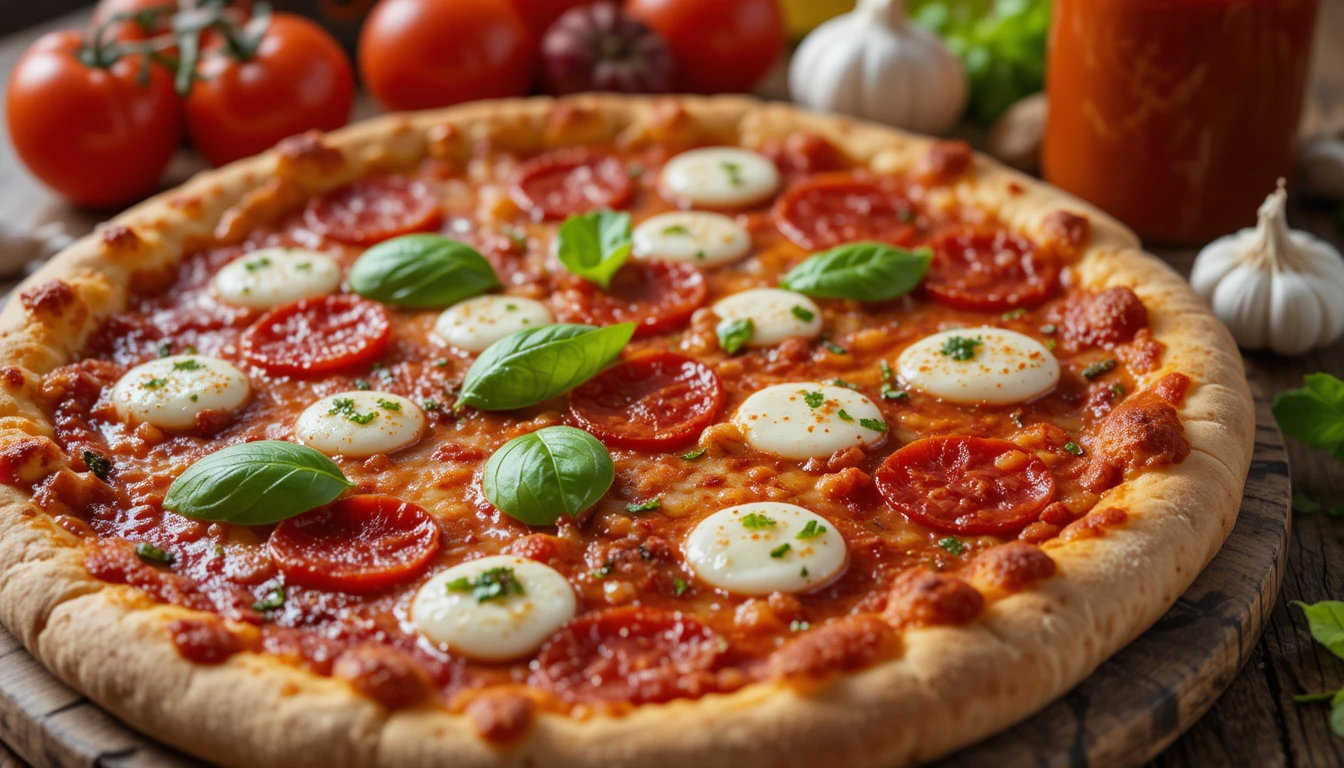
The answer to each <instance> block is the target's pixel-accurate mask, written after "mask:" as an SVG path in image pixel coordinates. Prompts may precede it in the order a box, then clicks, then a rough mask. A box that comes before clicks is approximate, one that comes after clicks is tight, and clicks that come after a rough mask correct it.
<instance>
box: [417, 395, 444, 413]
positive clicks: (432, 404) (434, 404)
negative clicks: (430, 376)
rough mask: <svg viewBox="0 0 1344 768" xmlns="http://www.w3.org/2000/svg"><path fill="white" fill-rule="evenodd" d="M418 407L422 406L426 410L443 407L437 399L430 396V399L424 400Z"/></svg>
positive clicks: (435, 409)
mask: <svg viewBox="0 0 1344 768" xmlns="http://www.w3.org/2000/svg"><path fill="white" fill-rule="evenodd" d="M420 407H421V408H423V409H425V410H426V411H437V410H440V409H442V408H443V405H442V404H440V403H439V401H438V400H435V399H434V398H430V399H428V400H426V401H424V402H423V403H421V404H420Z"/></svg>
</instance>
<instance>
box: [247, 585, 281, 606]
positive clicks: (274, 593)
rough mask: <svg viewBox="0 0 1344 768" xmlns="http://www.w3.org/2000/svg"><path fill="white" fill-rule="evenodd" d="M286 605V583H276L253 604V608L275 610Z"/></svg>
mask: <svg viewBox="0 0 1344 768" xmlns="http://www.w3.org/2000/svg"><path fill="white" fill-rule="evenodd" d="M284 605H285V585H284V584H276V585H275V586H273V587H271V588H270V589H269V590H268V591H267V592H266V596H265V597H263V598H261V599H260V600H258V601H257V602H255V603H253V604H252V608H253V610H257V611H274V610H275V609H277V608H283V607H284Z"/></svg>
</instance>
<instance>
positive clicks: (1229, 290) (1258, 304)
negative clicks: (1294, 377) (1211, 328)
mask: <svg viewBox="0 0 1344 768" xmlns="http://www.w3.org/2000/svg"><path fill="white" fill-rule="evenodd" d="M1270 301H1271V299H1270V288H1269V281H1267V280H1265V279H1264V275H1263V274H1262V273H1261V272H1260V270H1258V269H1256V268H1254V267H1249V266H1246V265H1244V264H1238V265H1237V266H1236V267H1234V268H1233V269H1232V270H1231V271H1229V272H1228V273H1227V274H1226V275H1225V276H1224V277H1223V279H1222V280H1221V281H1220V282H1219V283H1218V286H1217V288H1215V289H1214V293H1213V301H1212V304H1213V305H1214V306H1215V307H1218V308H1219V310H1220V311H1219V312H1218V317H1219V319H1221V320H1222V321H1223V322H1224V323H1226V324H1227V327H1228V329H1229V330H1231V331H1232V336H1233V337H1234V338H1236V340H1237V343H1238V344H1240V345H1241V346H1242V347H1244V348H1246V349H1264V348H1265V346H1266V340H1267V339H1268V336H1269V322H1268V318H1269V308H1270Z"/></svg>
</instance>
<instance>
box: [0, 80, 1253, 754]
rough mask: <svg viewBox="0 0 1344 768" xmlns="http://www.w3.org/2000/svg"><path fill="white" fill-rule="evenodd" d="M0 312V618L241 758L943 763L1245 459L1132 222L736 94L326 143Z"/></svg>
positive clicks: (1150, 569) (238, 172)
mask: <svg viewBox="0 0 1344 768" xmlns="http://www.w3.org/2000/svg"><path fill="white" fill-rule="evenodd" d="M0 323H2V324H3V336H0V412H2V413H3V420H2V421H0V428H2V429H3V431H2V432H0V481H3V483H4V485H3V486H0V487H2V488H3V493H4V497H3V502H2V504H3V506H2V507H0V617H2V618H3V621H4V623H5V624H6V626H8V627H9V628H10V630H11V631H12V632H14V633H15V635H16V636H17V637H18V638H20V639H21V641H22V642H23V643H24V645H26V646H27V648H28V649H30V650H31V651H32V652H33V654H34V655H35V656H36V657H37V658H38V659H40V660H41V661H42V662H43V663H44V664H46V665H47V666H48V667H50V668H51V669H52V670H53V671H54V672H55V673H56V674H57V675H59V676H60V677H61V678H62V679H63V680H65V681H67V682H68V683H69V684H71V685H72V686H74V687H75V688H77V689H79V690H81V691H83V692H85V693H86V694H88V695H89V696H90V697H91V698H92V699H93V700H95V701H96V702H98V703H99V704H100V705H101V706H103V707H105V708H106V709H107V710H109V711H110V712H112V713H113V714H115V715H116V716H117V717H119V718H121V719H123V720H125V721H126V722H127V723H130V724H131V725H133V726H135V727H136V728H138V729H141V730H143V731H144V732H146V733H148V734H150V735H152V736H154V737H156V738H159V739H161V740H163V741H165V742H167V743H169V744H171V745H174V746H176V747H179V748H181V749H184V750H186V751H188V752H190V753H192V754H195V755H198V756H200V757H202V758H205V759H207V760H210V761H213V762H216V763H220V764H226V765H240V766H242V765H246V766H260V765H277V766H279V765H284V766H297V765H385V766H401V765H429V764H438V765H460V766H504V765H517V766H522V765H535V766H543V765H544V766H552V765H553V766H604V767H605V768H610V767H611V766H626V765H628V766H635V765H638V766H645V767H647V766H664V765H666V766H680V765H689V764H695V765H700V766H705V768H709V767H710V766H734V767H735V768H740V767H741V766H782V765H800V766H801V765H813V764H815V763H816V761H818V760H828V761H830V762H833V763H837V764H843V765H852V766H895V765H902V764H908V763H915V762H921V761H927V760H929V759H932V758H934V757H937V756H939V755H942V754H945V753H947V752H949V751H951V750H953V749H955V748H957V747H959V746H961V745H965V744H967V743H970V742H972V741H974V740H976V739H978V738H981V737H983V736H985V735H987V734H989V733H992V732H994V731H996V730H999V729H1002V728H1005V727H1007V726H1008V725H1010V724H1012V723H1014V722H1016V721H1018V720H1021V719H1022V718H1024V717H1025V716H1027V715H1028V714H1030V713H1031V712H1033V711H1035V710H1037V709H1039V708H1040V707H1042V706H1044V705H1045V704H1046V703H1047V702H1049V701H1050V700H1052V699H1053V698H1055V697H1057V696H1059V695H1061V694H1062V693H1063V692H1065V691H1066V690H1068V689H1069V688H1070V687H1071V686H1073V685H1074V684H1076V683H1077V682H1079V681H1080V680H1081V679H1082V678H1083V677H1085V676H1086V675H1087V674H1089V673H1090V671H1091V670H1093V669H1094V668H1095V667H1096V666H1097V665H1098V664H1100V663H1101V662H1102V661H1103V660H1105V659H1106V658H1107V657H1108V656H1109V655H1111V654H1113V653H1114V652H1115V651H1117V650H1118V649H1119V648H1120V647H1122V646H1123V645H1124V644H1125V643H1127V642H1128V641H1130V640H1131V639H1133V638H1134V637H1136V636H1137V635H1138V634H1139V633H1140V632H1142V631H1143V630H1144V629H1145V628H1146V627H1147V626H1149V625H1150V624H1151V623H1152V622H1153V621H1155V620H1156V619H1157V618H1158V617H1159V616H1160V615H1161V614H1162V613H1163V612H1164V611H1165V610H1166V609H1167V608H1168V607H1169V606H1170V605H1171V604H1172V603H1173V602H1174V601H1175V599H1176V598H1177V596H1178V595H1179V594H1180V593H1181V592H1182V591H1183V590H1184V589H1185V588H1186V587H1187V586H1188V585H1189V584H1190V582H1191V581H1192V580H1193V579H1194V577H1195V576H1196V574H1198V572H1199V571H1200V570H1201V568H1203V566H1204V565H1205V564H1206V563H1207V562H1208V561H1209V560H1210V558H1212V556H1213V555H1214V553H1215V552H1216V551H1217V549H1218V547H1219V546H1220V545H1221V543H1222V541H1223V539H1224V538H1225V536H1226V535H1227V533H1228V532H1229V531H1230V530H1231V528H1232V525H1233V522H1234V520H1235V517H1236V511H1237V508H1238V500H1239V498H1240V494H1241V488H1242V484H1243V481H1244V479H1245V476H1246V472H1247V468H1248V466H1249V461H1250V453H1251V440H1252V430H1253V413H1252V404H1251V398H1250V395H1249V391H1248V388H1247V385H1246V381H1245V377H1244V373H1243V370H1242V366H1241V360H1240V357H1239V355H1238V353H1237V351H1236V347H1235V345H1234V344H1233V343H1232V341H1231V339H1230V338H1229V336H1228V334H1227V332H1226V331H1225V330H1224V328H1223V327H1222V326H1221V325H1220V324H1219V323H1218V322H1217V321H1216V320H1215V319H1214V318H1213V317H1212V315H1211V314H1210V313H1209V312H1208V311H1207V310H1206V309H1205V307H1204V306H1203V305H1202V304H1201V303H1200V302H1199V300H1198V299H1197V298H1196V296H1195V295H1194V293H1193V292H1192V291H1191V290H1190V288H1189V287H1188V286H1187V285H1186V283H1185V282H1184V281H1182V280H1181V279H1180V278H1179V277H1178V276H1177V275H1176V274H1175V273H1174V272H1172V271H1171V270H1170V269H1169V268H1167V267H1166V266H1165V265H1163V264H1162V263H1161V262H1159V261H1157V260H1156V259H1154V258H1152V257H1150V256H1147V255H1145V254H1143V253H1142V252H1141V251H1140V249H1139V246H1138V242H1137V240H1136V239H1135V237H1134V236H1133V235H1132V234H1131V233H1129V232H1128V231H1127V230H1125V229H1124V228H1123V227H1121V226H1120V225H1118V224H1117V223H1115V222H1114V221H1113V220H1111V219H1110V218H1108V217H1106V216H1105V215H1103V214H1101V213H1100V212H1098V211H1096V210H1094V209H1092V208H1089V207H1088V206H1086V205H1084V204H1082V203H1080V202H1078V201H1076V200H1074V199H1072V198H1069V197H1067V196H1065V195H1062V194H1060V193H1058V192H1057V191H1055V190H1053V189H1051V188H1049V187H1046V186H1044V185H1042V184H1040V183H1039V182H1036V181H1034V180H1031V179H1029V178H1027V177H1025V176H1022V175H1020V174H1017V173H1014V172H1011V171H1008V170H1006V169H1004V168H1002V167H1000V166H998V165H996V164H994V163H993V162H991V161H989V160H987V159H985V158H982V157H979V156H977V155H975V154H974V153H972V152H971V150H970V149H969V147H968V146H967V145H966V144H964V143H962V142H957V141H937V140H932V139H928V138H923V137H918V136H913V135H909V134H905V133H901V132H898V131H894V130H889V129H886V128H880V127H876V126H873V125H868V124H863V123H859V122H853V121H850V120H846V119H841V118H835V117H828V116H821V115H814V114H809V113H805V112H802V111H799V110H796V109H794V108H792V107H789V106H787V105H782V104H763V103H759V102H756V101H752V100H747V99H739V98H664V99H656V100H649V99H637V98H621V97H615V96H610V97H608V96H601V97H585V98H574V99H567V100H559V101H554V100H546V99H537V100H524V101H503V102H488V103H481V104H477V105H470V106H465V107H460V108H454V109H449V110H445V111H438V112H427V113H420V114H412V115H395V116H389V117H385V118H381V119H377V120H374V121H371V122H367V123H364V124H362V125H357V126H354V127H352V128H349V129H346V130H343V131H339V132H336V133H333V134H331V135H318V134H312V135H305V136H299V137H295V138H292V139H289V140H287V141H285V142H282V143H281V144H280V145H279V146H278V147H277V148H276V149H274V150H273V151H270V152H268V153H266V154H263V155H260V156H258V157H256V158H252V159H249V160H245V161H242V162H240V163H238V164H235V165H232V166H228V167H226V168H223V169H221V170H218V171H214V172H209V173H205V174H202V175H201V176H199V177H197V178H196V179H194V180H193V181H191V182H190V183H188V184H187V185H185V186H184V187H182V188H180V189H176V190H173V191H171V192H168V193H165V194H163V195H161V196H159V197H157V198H154V199H153V200H150V201H148V202H146V203H144V204H142V205H140V206H137V207H136V208H133V209H131V210H130V211H128V212H126V213H125V214H123V215H121V216H119V217H117V218H116V219H114V220H113V221H111V222H109V223H108V224H106V225H104V226H102V227H101V228H100V229H99V230H98V231H97V232H95V233H94V234H93V235H90V236H89V237H87V238H85V239H83V240H81V241H79V242H78V243H76V244H74V245H73V246H71V247H70V248H69V249H68V250H67V251H65V252H64V253H62V254H60V255H59V256H58V257H57V258H55V259H54V260H53V261H52V262H51V263H49V264H48V265H46V266H45V267H43V268H42V269H41V270H40V271H39V272H38V273H37V274H35V275H33V276H32V277H31V278H30V279H29V280H28V281H26V282H25V283H24V284H23V285H22V286H21V287H20V288H19V289H18V290H17V292H16V294H15V296H14V298H13V299H12V300H11V301H10V302H9V303H8V305H7V307H6V308H5V310H4V314H3V317H0Z"/></svg>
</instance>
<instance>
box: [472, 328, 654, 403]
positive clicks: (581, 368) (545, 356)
mask: <svg viewBox="0 0 1344 768" xmlns="http://www.w3.org/2000/svg"><path fill="white" fill-rule="evenodd" d="M634 332H635V324H634V323H621V324H619V325H609V326H606V327H604V328H594V327H592V326H588V325H566V324H561V325H547V326H543V327H539V328H528V329H527V330H523V331H518V332H517V333H513V334H510V335H508V336H505V337H504V338H502V339H500V340H499V341H497V342H495V343H494V344H491V345H490V346H489V347H488V348H487V349H486V350H485V351H484V352H482V353H481V356H480V357H478V358H476V362H474V363H472V364H471V368H469V369H467V375H466V378H464V379H463V380H462V393H461V394H460V395H459V396H458V399H457V404H456V405H455V406H454V409H455V410H461V409H462V407H463V406H467V405H470V406H473V407H475V408H479V409H480V410H482V411H508V410H513V409H515V408H524V407H526V406H529V405H533V404H535V403H539V402H541V401H543V400H547V399H550V398H552V397H555V396H556V395H562V394H564V393H566V392H568V391H569V390H571V389H573V388H575V387H577V386H578V385H580V384H582V383H583V382H585V381H587V380H589V379H591V378H592V377H593V376H595V375H597V373H598V372H599V371H601V370H602V369H603V368H605V367H607V364H608V363H610V362H611V361H612V360H615V359H616V357H617V356H618V355H620V353H621V350H622V349H624V348H625V345H626V343H627V342H629V341H630V337H631V336H632V335H634Z"/></svg>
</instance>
